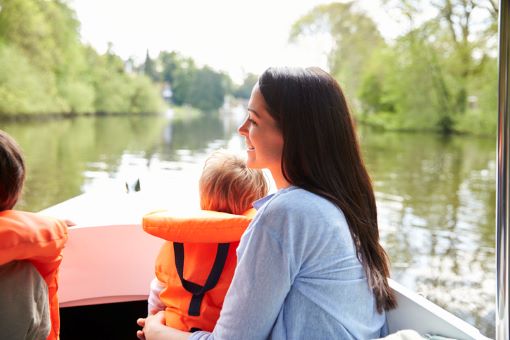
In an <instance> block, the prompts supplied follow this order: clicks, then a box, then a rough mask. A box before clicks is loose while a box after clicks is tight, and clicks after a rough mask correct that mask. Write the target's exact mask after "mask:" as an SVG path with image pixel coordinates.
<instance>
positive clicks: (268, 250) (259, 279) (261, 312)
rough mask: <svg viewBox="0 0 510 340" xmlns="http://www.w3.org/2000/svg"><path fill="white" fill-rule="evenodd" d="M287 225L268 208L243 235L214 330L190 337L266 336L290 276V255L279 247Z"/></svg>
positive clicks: (289, 282)
mask: <svg viewBox="0 0 510 340" xmlns="http://www.w3.org/2000/svg"><path fill="white" fill-rule="evenodd" d="M286 228H289V225H288V220H287V219H286V218H285V217H284V216H282V214H271V213H268V212H267V209H266V211H265V212H264V213H262V215H260V216H258V218H256V219H255V220H254V221H253V222H252V225H251V226H250V227H249V228H248V230H247V231H246V232H245V235H243V238H242V240H241V243H240V245H239V247H238V254H239V255H240V257H239V258H238V264H237V268H236V271H235V274H234V278H233V280H232V284H231V286H230V288H229V290H228V292H227V295H226V297H225V301H224V304H223V308H222V311H221V314H220V318H219V320H218V322H217V324H216V327H215V328H214V331H213V333H206V332H196V333H193V335H192V337H191V339H200V340H206V339H207V340H212V339H215V338H216V339H266V338H267V337H268V336H269V335H270V333H271V330H272V328H273V326H274V324H275V322H276V319H277V317H278V315H279V313H280V310H281V308H282V306H283V303H284V300H285V297H286V296H287V294H288V292H289V290H290V287H291V283H292V282H291V281H292V279H291V277H293V273H292V272H293V270H292V268H291V267H292V263H290V261H289V259H290V258H292V256H291V254H289V252H290V251H289V250H288V249H287V247H286V246H282V238H284V236H282V235H283V233H285V232H284V230H285V229H286Z"/></svg>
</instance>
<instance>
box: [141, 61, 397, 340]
mask: <svg viewBox="0 0 510 340" xmlns="http://www.w3.org/2000/svg"><path fill="white" fill-rule="evenodd" d="M239 133H240V134H241V135H242V136H243V137H245V139H246V144H247V147H248V149H247V153H248V166H249V167H252V168H268V169H269V170H270V172H271V175H272V176H273V178H274V180H275V182H276V186H277V188H278V191H277V192H276V193H275V194H273V195H270V196H267V197H264V198H262V199H260V200H258V201H256V202H255V203H254V207H255V208H256V209H257V215H256V216H255V217H254V219H253V222H252V223H251V224H250V226H249V227H248V229H247V230H246V232H245V233H244V234H243V236H242V239H241V242H240V244H239V247H238V249H237V254H238V265H237V268H236V272H235V275H234V278H233V281H232V285H231V286H230V289H229V290H228V293H227V296H226V297H225V302H224V305H223V309H222V311H221V315H220V318H219V320H218V322H217V324H216V327H215V328H214V330H213V332H212V333H208V332H202V331H199V332H195V333H193V334H192V335H191V336H190V334H189V333H186V332H181V331H177V330H175V329H171V328H165V326H163V325H162V321H163V320H162V319H161V317H162V316H161V314H156V315H155V316H150V317H148V318H147V319H140V320H139V325H141V326H143V331H141V332H139V333H138V336H139V337H140V338H141V339H144V338H145V339H148V340H153V339H186V338H188V337H189V338H191V339H215V338H224V339H240V338H243V339H265V338H272V339H303V338H319V339H330V338H340V339H351V338H355V339H371V338H378V337H380V336H381V335H385V333H386V324H385V321H386V317H385V311H386V310H389V309H392V308H394V307H395V306H396V299H395V296H394V293H393V292H392V290H391V289H390V288H389V285H388V280H387V276H388V275H389V265H388V261H387V256H386V253H385V252H384V250H383V249H382V247H381V245H380V244H379V231H378V227H377V212H376V208H375V199H374V193H373V190H372V186H371V183H370V179H369V177H368V174H367V172H366V170H365V167H364V164H363V161H362V159H361V155H360V152H359V148H358V142H357V138H356V135H355V131H354V127H353V123H352V119H351V115H350V112H349V109H348V107H347V105H346V101H345V98H344V96H343V93H342V90H341V89H340V87H339V85H338V83H337V82H336V81H335V80H334V79H333V78H332V77H331V76H330V75H329V74H328V73H326V72H324V71H322V70H321V69H319V68H307V69H301V68H295V69H294V68H270V69H268V70H266V71H265V72H264V73H263V74H262V75H261V76H260V78H259V80H258V83H257V85H255V87H254V88H253V91H252V95H251V98H250V102H249V105H248V117H247V118H246V121H245V122H244V123H243V124H242V126H241V127H240V128H239Z"/></svg>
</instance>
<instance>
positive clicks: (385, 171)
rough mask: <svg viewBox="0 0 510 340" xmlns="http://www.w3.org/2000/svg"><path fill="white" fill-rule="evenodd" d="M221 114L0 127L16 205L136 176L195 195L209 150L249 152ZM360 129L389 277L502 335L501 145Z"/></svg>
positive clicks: (120, 184)
mask: <svg viewBox="0 0 510 340" xmlns="http://www.w3.org/2000/svg"><path fill="white" fill-rule="evenodd" d="M223 116H224V117H223V118H204V117H196V118H189V119H177V118H174V119H169V118H165V117H83V118H76V119H66V120H58V121H48V122H29V123H26V122H24V123H0V127H1V129H3V130H5V131H7V132H8V133H10V134H11V135H12V136H14V137H15V138H16V140H17V141H18V142H19V143H20V145H21V146H22V148H23V150H24V152H25V158H26V160H27V166H28V178H27V182H26V187H25V191H24V194H23V199H22V201H21V202H19V204H18V206H17V208H18V209H24V210H29V211H38V210H41V209H43V208H46V207H48V206H50V205H53V204H55V203H58V202H61V201H63V200H66V199H68V198H71V197H73V196H76V195H78V194H80V193H83V192H88V191H91V190H125V187H126V183H127V186H133V183H134V182H135V181H136V179H137V178H139V179H140V180H141V183H142V190H157V189H158V187H159V185H160V184H161V183H162V182H165V181H169V182H171V181H170V180H171V179H172V178H177V177H179V178H184V181H181V180H179V181H180V182H181V183H180V184H181V185H182V187H186V185H189V187H190V188H195V184H196V181H197V178H198V177H197V176H198V175H199V173H200V169H201V166H202V162H203V160H204V158H205V157H206V156H207V154H208V153H209V152H210V151H212V150H214V149H217V148H227V149H230V150H233V151H236V152H237V151H238V152H242V150H243V148H244V146H243V142H242V140H241V139H240V138H239V137H238V136H237V134H236V132H235V129H236V126H237V125H238V124H239V122H240V119H241V118H242V114H241V113H240V112H236V113H232V114H229V115H223ZM359 133H360V136H361V143H362V149H363V153H364V157H365V160H366V163H367V166H368V168H369V171H370V174H371V176H372V178H373V180H374V184H375V189H376V195H377V202H378V209H379V225H380V229H381V238H382V242H383V244H384V246H385V248H386V249H387V251H388V253H389V255H390V258H391V261H392V268H393V277H394V278H395V279H396V280H397V281H399V282H400V283H402V284H404V285H405V286H407V287H410V288H411V289H413V290H415V291H418V292H420V293H422V294H423V295H425V296H426V297H427V298H429V299H430V300H432V301H434V302H436V303H438V304H439V305H441V306H443V307H445V308H446V309H448V310H449V311H451V312H452V313H454V314H456V315H458V316H460V317H461V318H463V319H464V320H466V321H468V322H469V323H471V324H473V325H475V326H476V327H477V328H479V329H480V330H481V331H482V333H484V334H485V335H487V336H490V337H494V321H493V320H494V306H495V298H494V292H495V262H494V225H495V223H494V221H495V179H494V176H495V140H493V139H478V138H474V137H452V138H448V139H442V138H439V137H437V136H436V135H430V134H408V133H381V132H376V131H372V130H370V129H365V128H361V129H360V131H359ZM180 190H182V189H180ZM165 194H171V192H170V193H168V192H167V193H165Z"/></svg>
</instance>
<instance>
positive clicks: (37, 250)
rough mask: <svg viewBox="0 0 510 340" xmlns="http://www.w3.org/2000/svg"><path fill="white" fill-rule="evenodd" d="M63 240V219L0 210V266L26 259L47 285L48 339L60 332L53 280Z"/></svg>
mask: <svg viewBox="0 0 510 340" xmlns="http://www.w3.org/2000/svg"><path fill="white" fill-rule="evenodd" d="M66 241H67V225H66V224H65V223H64V222H63V221H60V220H57V219H54V218H51V217H46V216H41V215H38V214H34V213H29V212H23V211H15V210H4V211H1V212H0V265H2V264H5V263H8V262H11V261H14V260H28V261H30V262H31V263H32V264H33V265H34V267H35V268H36V269H37V271H38V272H39V274H41V276H42V278H43V279H44V281H45V282H46V284H47V285H48V298H49V304H50V317H51V331H50V334H49V335H48V339H51V340H55V339H58V338H59V334H60V315H59V310H58V297H57V289H58V283H57V280H58V268H59V266H60V262H61V261H62V255H61V251H62V248H64V245H65V243H66Z"/></svg>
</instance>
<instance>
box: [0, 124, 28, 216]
mask: <svg viewBox="0 0 510 340" xmlns="http://www.w3.org/2000/svg"><path fill="white" fill-rule="evenodd" d="M24 182H25V162H24V161H23V156H22V154H21V149H20V147H19V146H18V144H17V143H16V141H15V140H14V139H13V138H12V137H11V136H9V135H8V134H7V133H6V132H4V131H2V130H0V211H3V210H9V209H12V208H14V205H15V204H16V202H17V201H18V198H19V197H20V195H21V190H22V188H23V183H24Z"/></svg>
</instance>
